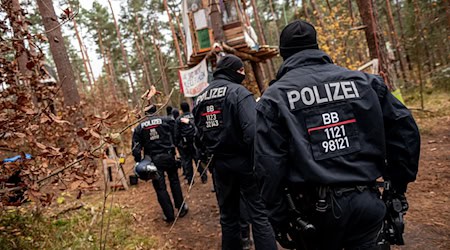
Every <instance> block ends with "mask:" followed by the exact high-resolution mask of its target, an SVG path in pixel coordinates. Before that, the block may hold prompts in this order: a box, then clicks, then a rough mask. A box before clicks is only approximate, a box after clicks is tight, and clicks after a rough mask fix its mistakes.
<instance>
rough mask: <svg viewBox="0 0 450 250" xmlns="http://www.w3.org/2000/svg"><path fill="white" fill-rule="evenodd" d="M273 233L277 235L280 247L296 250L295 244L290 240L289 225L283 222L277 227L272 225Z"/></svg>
mask: <svg viewBox="0 0 450 250" xmlns="http://www.w3.org/2000/svg"><path fill="white" fill-rule="evenodd" d="M272 227H273V231H274V233H275V239H276V240H277V241H278V243H279V244H280V246H282V247H283V248H286V249H295V242H293V241H292V240H290V239H289V236H288V233H289V227H290V226H289V223H288V222H287V221H286V222H283V223H279V224H277V225H275V224H272Z"/></svg>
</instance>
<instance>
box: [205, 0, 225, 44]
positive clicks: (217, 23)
mask: <svg viewBox="0 0 450 250" xmlns="http://www.w3.org/2000/svg"><path fill="white" fill-rule="evenodd" d="M218 5H219V4H218V2H217V1H209V9H210V11H209V17H210V20H211V26H212V29H213V33H214V41H225V35H224V32H223V22H222V15H221V14H220V12H219V6H218Z"/></svg>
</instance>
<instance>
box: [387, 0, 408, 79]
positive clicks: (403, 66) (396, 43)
mask: <svg viewBox="0 0 450 250" xmlns="http://www.w3.org/2000/svg"><path fill="white" fill-rule="evenodd" d="M386 9H387V14H388V24H389V29H390V31H391V32H390V33H391V34H392V38H393V40H394V44H393V45H394V47H395V50H396V51H397V56H398V58H399V59H400V68H401V70H402V77H403V79H404V80H406V79H407V74H408V72H407V68H406V67H407V66H406V58H405V57H404V52H403V51H404V50H403V45H402V44H401V42H400V40H399V39H398V34H397V31H396V30H395V25H394V17H393V16H392V8H391V1H390V0H386Z"/></svg>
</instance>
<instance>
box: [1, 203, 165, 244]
mask: <svg viewBox="0 0 450 250" xmlns="http://www.w3.org/2000/svg"><path fill="white" fill-rule="evenodd" d="M99 211H100V209H99V208H96V209H92V208H86V207H83V208H81V209H79V210H76V211H72V212H70V213H66V214H64V215H62V216H59V217H56V218H55V217H49V216H44V215H39V214H35V213H31V212H30V211H27V210H25V209H22V208H21V209H11V210H3V211H1V212H0V249H5V250H6V249H100V240H99V239H100V226H101V214H100V212H99ZM108 218H109V219H110V226H109V231H108V233H107V240H106V247H105V248H104V249H151V248H154V247H155V246H157V240H156V239H155V238H153V237H151V236H148V235H144V234H142V233H139V232H136V230H134V229H133V228H132V227H131V225H132V224H133V220H134V219H133V217H132V215H131V214H130V213H129V212H126V211H124V210H123V209H121V208H120V207H117V206H115V207H113V208H112V209H111V211H106V213H105V216H104V228H103V230H104V231H105V230H106V224H107V220H108ZM104 235H105V232H103V237H104ZM102 242H104V240H103V241H102Z"/></svg>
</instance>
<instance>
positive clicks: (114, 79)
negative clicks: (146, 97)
mask: <svg viewBox="0 0 450 250" xmlns="http://www.w3.org/2000/svg"><path fill="white" fill-rule="evenodd" d="M106 58H107V61H108V62H107V65H108V71H109V73H110V75H111V78H112V79H111V83H112V86H113V90H114V92H115V93H116V96H117V88H116V86H117V85H118V84H119V82H118V81H117V77H116V71H115V70H114V66H113V63H112V59H111V52H109V51H106ZM124 94H125V98H126V99H127V101H128V90H127V91H126V92H125V93H124Z"/></svg>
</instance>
